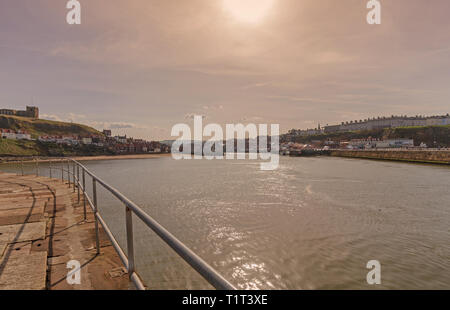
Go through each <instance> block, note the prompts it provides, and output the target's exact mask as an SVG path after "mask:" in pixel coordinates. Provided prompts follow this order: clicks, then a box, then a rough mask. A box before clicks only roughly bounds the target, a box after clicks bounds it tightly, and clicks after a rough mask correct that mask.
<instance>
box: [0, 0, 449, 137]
mask: <svg viewBox="0 0 450 310" xmlns="http://www.w3.org/2000/svg"><path fill="white" fill-rule="evenodd" d="M79 1H80V3H81V9H82V11H81V14H82V15H81V25H68V24H67V23H66V14H67V12H68V10H67V9H66V3H67V1H66V0H33V1H31V0H28V1H26V0H0V107H5V108H16V109H23V108H24V107H25V106H26V105H31V104H33V105H36V106H39V108H40V112H41V117H42V118H47V119H53V120H64V121H73V122H79V123H84V124H88V125H91V126H94V127H95V128H97V129H103V128H110V129H112V130H113V134H127V135H128V136H133V137H135V138H145V139H152V140H157V139H158V140H162V139H170V138H171V137H170V134H171V129H172V126H174V125H175V124H178V123H188V124H189V123H190V122H192V116H193V115H203V116H204V117H205V123H219V124H222V125H223V124H227V123H232V124H235V123H244V124H246V123H256V124H280V129H281V132H286V131H288V130H289V129H292V128H299V129H306V128H314V127H316V126H317V124H318V123H320V124H321V125H326V124H330V125H331V124H336V123H340V122H341V121H350V120H359V119H365V118H368V117H374V116H390V115H393V114H394V115H418V114H420V115H436V114H447V113H449V112H450V103H449V99H450V87H449V85H450V74H449V73H450V19H449V17H448V12H450V1H448V0H433V1H423V0H382V1H381V5H382V20H381V25H369V24H368V23H367V22H366V15H367V13H368V9H367V8H366V4H367V1H366V0H339V1H336V0H128V1H123V0H79Z"/></svg>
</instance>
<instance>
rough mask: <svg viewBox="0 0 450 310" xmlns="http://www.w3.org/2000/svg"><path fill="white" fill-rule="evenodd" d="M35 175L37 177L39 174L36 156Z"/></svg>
mask: <svg viewBox="0 0 450 310" xmlns="http://www.w3.org/2000/svg"><path fill="white" fill-rule="evenodd" d="M36 176H37V177H38V176H39V161H38V159H37V158H36Z"/></svg>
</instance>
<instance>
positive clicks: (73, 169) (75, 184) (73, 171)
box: [72, 163, 78, 193]
mask: <svg viewBox="0 0 450 310" xmlns="http://www.w3.org/2000/svg"><path fill="white" fill-rule="evenodd" d="M72 173H73V174H72V175H73V179H72V180H73V192H74V193H75V186H78V184H77V182H76V181H75V163H73V167H72Z"/></svg>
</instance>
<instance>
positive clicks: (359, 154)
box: [331, 150, 450, 165]
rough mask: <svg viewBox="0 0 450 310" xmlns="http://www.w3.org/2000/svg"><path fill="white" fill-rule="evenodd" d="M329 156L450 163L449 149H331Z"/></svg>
mask: <svg viewBox="0 0 450 310" xmlns="http://www.w3.org/2000/svg"><path fill="white" fill-rule="evenodd" d="M331 156H337V157H353V158H367V159H382V160H398V161H410V162H423V163H437V164H448V165H450V150H357V151H356V150H333V151H331Z"/></svg>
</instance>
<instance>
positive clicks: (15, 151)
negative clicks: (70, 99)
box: [0, 115, 104, 157]
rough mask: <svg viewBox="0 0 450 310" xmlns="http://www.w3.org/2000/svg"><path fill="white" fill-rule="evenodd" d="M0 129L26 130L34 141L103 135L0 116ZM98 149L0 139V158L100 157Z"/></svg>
mask: <svg viewBox="0 0 450 310" xmlns="http://www.w3.org/2000/svg"><path fill="white" fill-rule="evenodd" d="M0 128H3V129H12V130H16V131H17V130H19V129H22V130H26V131H27V132H29V133H30V134H31V136H32V138H34V139H36V138H37V137H39V136H41V135H52V136H53V135H58V136H63V135H65V136H82V137H85V136H91V135H103V134H102V133H101V132H99V131H97V130H95V129H94V128H92V127H89V126H86V125H81V124H75V123H64V122H55V121H49V120H42V119H30V118H25V117H17V116H6V115H0ZM102 154H104V152H100V151H99V150H98V149H96V148H93V147H88V146H83V147H81V148H72V147H70V146H58V145H56V144H54V145H52V144H43V143H40V142H39V141H16V140H9V139H0V156H5V157H6V156H37V155H39V156H49V155H51V156H74V155H102Z"/></svg>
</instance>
